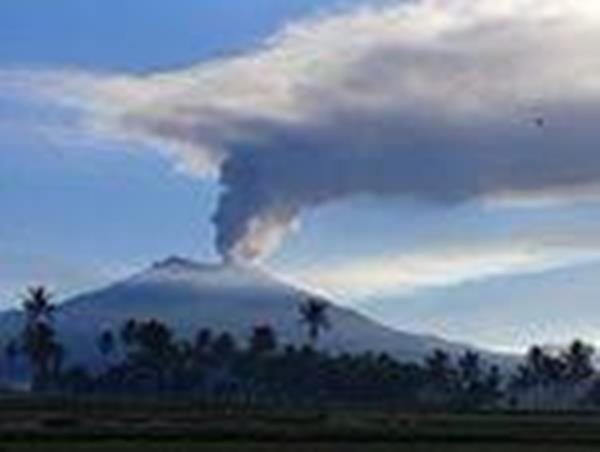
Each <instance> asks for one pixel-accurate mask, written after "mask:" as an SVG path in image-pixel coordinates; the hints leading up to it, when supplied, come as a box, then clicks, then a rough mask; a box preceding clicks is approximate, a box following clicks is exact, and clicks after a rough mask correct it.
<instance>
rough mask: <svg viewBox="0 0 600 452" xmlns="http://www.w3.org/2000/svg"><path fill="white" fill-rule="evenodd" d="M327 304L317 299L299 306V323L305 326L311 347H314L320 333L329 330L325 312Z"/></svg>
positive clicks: (310, 299)
mask: <svg viewBox="0 0 600 452" xmlns="http://www.w3.org/2000/svg"><path fill="white" fill-rule="evenodd" d="M328 309H329V304H328V303H327V302H325V301H323V300H321V299H318V298H314V297H311V298H308V299H307V300H306V302H304V303H303V304H301V305H300V307H299V310H300V316H301V319H300V320H301V322H302V323H304V324H305V325H306V328H307V331H308V339H309V343H310V344H311V346H313V347H314V346H316V344H317V341H318V340H319V336H320V334H321V331H323V330H327V329H329V328H331V323H330V322H329V316H328V315H327V311H328Z"/></svg>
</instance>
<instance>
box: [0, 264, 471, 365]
mask: <svg viewBox="0 0 600 452" xmlns="http://www.w3.org/2000/svg"><path fill="white" fill-rule="evenodd" d="M309 296H312V294H310V293H309V292H307V291H305V290H302V289H299V288H296V287H294V286H292V285H289V284H286V283H284V282H281V281H279V280H278V279H277V278H276V277H274V276H272V275H270V274H269V273H268V272H266V271H264V270H261V269H260V268H256V267H253V266H244V265H240V264H204V263H198V262H194V261H192V260H189V259H184V258H181V257H170V258H168V259H166V260H163V261H161V262H158V263H155V264H154V265H152V266H151V267H150V268H148V269H146V270H145V271H142V272H140V273H138V274H135V275H133V276H132V277H130V278H128V279H126V280H124V281H121V282H117V283H115V284H112V285H110V286H108V287H106V288H103V289H101V290H97V291H94V292H90V293H86V294H83V295H80V296H77V297H75V298H72V299H70V300H67V301H65V302H64V303H62V304H61V305H60V306H59V308H58V309H57V311H56V314H55V321H56V327H57V330H58V331H59V334H60V338H61V341H62V342H63V343H64V344H65V346H66V349H67V351H68V357H67V359H68V360H69V361H73V362H83V363H85V364H87V365H90V364H93V363H94V362H96V361H97V360H99V359H100V356H99V352H98V351H97V350H96V340H97V337H98V336H99V335H100V334H101V332H102V331H104V330H106V329H112V330H114V331H117V330H118V329H119V328H120V327H121V326H122V325H123V323H124V322H125V321H127V320H128V319H130V318H135V319H138V320H143V319H150V318H156V319H159V320H161V321H163V322H165V323H166V324H168V325H170V326H171V327H172V328H174V330H175V331H176V332H177V334H178V335H180V336H184V337H191V336H192V335H193V334H195V332H197V331H198V330H199V329H200V328H211V329H212V330H213V331H215V332H220V331H229V332H231V333H232V334H233V335H234V336H235V337H236V339H237V340H238V341H239V342H240V343H245V342H246V340H247V338H248V336H249V334H250V332H251V330H252V327H253V326H254V325H256V324H269V325H271V326H272V327H273V328H274V329H275V330H276V332H277V334H278V337H279V339H280V342H281V343H283V344H285V343H294V344H300V343H304V341H305V340H306V334H305V331H304V329H303V325H302V324H301V322H300V315H299V309H298V307H299V306H300V304H301V303H303V302H304V301H305V300H306V299H307V298H308V297H309ZM329 317H330V320H331V324H332V329H331V330H330V331H328V332H326V333H325V334H324V335H323V337H322V340H321V346H322V347H323V348H325V349H328V350H330V351H332V352H341V351H350V352H361V351H367V350H372V351H376V352H379V351H382V352H383V351H385V352H388V353H390V354H392V355H394V356H395V357H397V358H399V359H404V360H420V359H422V358H423V357H424V355H426V354H427V353H430V352H431V351H432V349H434V348H443V349H446V350H448V351H449V352H460V351H463V350H464V349H465V348H466V347H464V346H462V345H457V344H453V343H449V342H445V341H442V340H440V339H437V338H434V337H429V336H418V335H412V334H406V333H402V332H399V331H396V330H393V329H391V328H388V327H386V326H383V325H381V324H379V323H377V322H375V321H373V320H371V319H369V318H367V317H365V316H364V315H362V314H359V313H357V312H355V311H353V310H351V309H348V308H344V307H342V306H339V305H336V304H335V303H333V302H329ZM21 322H22V318H21V314H19V313H16V312H14V311H13V312H7V313H4V314H1V315H0V328H1V331H2V332H3V334H9V335H16V334H17V332H18V330H19V328H20V326H19V325H20V324H21Z"/></svg>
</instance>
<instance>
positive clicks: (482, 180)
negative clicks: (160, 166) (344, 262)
mask: <svg viewBox="0 0 600 452" xmlns="http://www.w3.org/2000/svg"><path fill="white" fill-rule="evenodd" d="M597 42H600V6H598V5H597V4H596V3H595V2H591V1H589V0H421V1H418V2H410V3H406V2H389V3H386V4H385V5H379V6H370V7H362V8H358V9H352V10H349V11H346V12H344V13H338V14H336V15H333V16H324V17H318V18H315V19H311V20H306V21H302V22H299V23H296V24H291V25H289V26H287V27H285V28H284V29H282V30H281V31H280V32H279V33H277V34H276V35H274V36H273V37H271V38H270V39H269V40H268V41H267V42H265V43H264V44H263V45H262V46H261V47H260V48H258V49H253V50H251V51H248V52H247V53H245V54H242V55H238V56H232V57H229V58H222V59H217V60H214V61H208V62H203V63H201V64H198V65H196V66H193V67H190V68H188V69H184V70H176V71H170V72H169V71H167V72H159V73H150V74H147V75H143V76H134V75H128V74H94V73H89V72H81V71H74V70H58V71H27V70H22V71H15V70H10V71H8V70H7V71H2V72H0V92H2V93H3V94H4V95H9V94H10V95H11V96H15V97H20V98H23V97H27V98H29V99H30V100H31V101H35V102H41V103H43V104H44V105H48V104H50V105H54V106H56V107H57V108H60V109H64V110H65V111H68V112H70V113H75V114H70V115H69V117H70V118H72V119H71V121H72V126H73V127H76V128H78V129H81V130H82V132H84V133H88V134H94V135H96V136H98V137H102V138H103V139H106V138H107V137H109V138H112V139H116V140H120V141H122V142H123V144H124V145H127V144H131V145H135V146H139V145H140V144H143V145H150V146H151V147H152V148H154V149H158V150H160V151H161V152H163V153H165V154H166V155H168V156H169V157H170V158H173V159H174V161H175V162H176V164H177V165H178V167H179V168H180V169H184V170H185V171H187V172H189V173H192V174H195V175H197V176H199V177H216V178H218V180H219V182H220V184H221V185H222V187H223V191H222V196H221V199H220V202H219V205H218V207H217V210H216V212H215V214H214V223H215V225H216V228H217V243H216V246H217V248H218V250H219V252H220V253H221V254H222V255H223V256H224V257H225V258H227V259H238V260H240V259H241V260H253V259H258V258H261V257H263V256H265V255H268V254H269V253H270V252H271V251H273V250H274V249H276V248H277V246H278V245H279V243H280V241H281V240H282V238H284V237H285V235H286V233H287V232H288V231H289V229H290V227H292V226H293V225H294V224H295V222H297V221H298V220H299V218H300V217H301V214H302V212H303V211H305V210H307V209H312V208H315V207H317V206H320V205H324V204H326V203H331V202H334V201H337V200H340V199H344V198H349V197H353V196H358V195H365V194H367V195H372V196H386V197H398V198H402V197H410V198H416V199H419V200H423V201H424V202H430V203H436V204H439V205H440V206H448V205H453V204H456V203H460V202H466V201H473V202H478V201H480V200H486V202H487V201H489V200H490V199H492V200H493V199H496V198H497V199H502V200H503V201H504V202H505V201H506V200H507V199H511V198H514V199H529V198H531V199H535V198H537V197H539V198H540V199H547V198H548V196H549V195H551V196H552V197H554V196H556V197H559V198H560V199H561V200H562V201H565V199H566V202H568V200H569V199H570V198H571V197H577V196H581V195H582V194H584V195H586V196H587V195H589V194H592V195H594V196H595V195H596V194H597V193H598V192H599V191H600V190H599V185H600V152H599V151H598V139H597V138H598V124H599V123H600V122H599V121H600V53H598V52H597V49H596V46H597ZM539 118H543V123H544V125H543V127H542V126H540V125H539V124H536V121H538V120H539Z"/></svg>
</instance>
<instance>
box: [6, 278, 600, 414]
mask: <svg viewBox="0 0 600 452" xmlns="http://www.w3.org/2000/svg"><path fill="white" fill-rule="evenodd" d="M22 307H23V313H24V317H23V318H24V324H23V329H22V332H21V334H20V336H19V337H16V338H12V339H11V340H9V341H8V343H7V344H6V346H5V360H6V362H7V364H6V365H7V366H9V365H11V364H10V363H14V361H15V360H16V359H17V358H18V357H19V356H24V357H25V358H27V362H28V363H29V367H30V371H31V378H30V390H31V392H32V393H43V394H59V395H60V394H66V395H69V394H71V395H76V394H88V395H97V396H111V395H119V394H122V395H128V396H129V395H131V396H136V395H140V396H148V395H151V396H152V395H157V394H162V395H174V396H175V395H181V396H185V397H188V396H192V397H194V398H198V399H204V400H207V401H211V402H221V403H225V404H264V403H269V404H281V405H283V406H287V405H294V404H296V405H297V404H302V403H307V404H314V403H318V404H319V406H322V404H327V403H331V404H354V403H356V404H360V405H375V406H392V407H401V408H403V409H442V410H459V411H460V410H464V411H470V410H498V409H502V410H505V409H511V408H520V409H557V408H564V409H574V408H589V407H594V406H598V405H600V379H599V378H598V374H597V372H596V369H595V367H594V349H593V347H591V346H590V345H588V344H585V343H584V342H582V341H580V340H576V341H574V342H573V343H572V344H571V345H570V346H569V347H568V348H566V349H564V350H559V351H556V350H555V351H551V350H546V349H544V348H542V347H539V346H534V347H532V348H531V349H530V350H529V352H528V353H527V355H526V357H525V358H524V360H523V361H522V363H521V364H520V365H519V366H518V367H516V370H514V371H513V372H512V373H508V372H507V371H506V370H503V369H501V368H500V367H499V366H498V365H495V364H490V363H487V362H485V361H484V359H483V358H482V357H481V355H480V354H479V353H477V352H475V351H466V352H464V353H463V354H462V355H460V356H452V355H450V354H449V353H447V352H445V351H443V350H434V351H433V352H432V353H431V354H430V355H429V356H427V357H426V358H425V359H424V360H423V362H400V361H398V360H397V359H395V358H394V357H392V356H390V355H388V354H386V353H377V352H375V351H368V352H364V353H358V354H357V353H354V354H351V353H332V352H330V351H328V350H326V349H325V348H323V349H320V348H319V347H318V341H319V339H320V337H321V335H322V334H323V333H324V332H325V331H327V330H329V329H330V328H331V327H332V325H331V322H330V320H329V317H328V307H329V305H328V304H327V303H326V302H324V301H321V300H320V299H317V298H308V299H307V300H306V301H305V302H304V303H302V304H301V305H300V306H298V315H299V321H300V322H302V323H303V324H304V325H305V326H306V331H307V342H306V343H305V344H304V345H301V346H298V345H296V344H282V343H281V341H280V339H279V336H278V334H277V331H276V330H275V329H274V328H273V327H272V326H271V325H269V324H268V323H263V324H258V325H255V326H254V327H253V328H251V329H250V331H249V335H248V341H247V344H245V345H244V344H239V343H238V342H237V341H236V338H235V337H234V336H233V335H232V334H231V333H229V332H227V331H214V330H212V329H211V328H208V327H204V328H200V329H199V330H198V332H197V333H196V334H195V335H194V336H193V337H192V338H191V339H186V338H179V337H177V336H176V334H175V333H174V331H173V330H172V329H171V328H170V327H169V326H168V325H166V324H164V323H163V322H161V321H160V320H158V319H145V320H138V319H129V320H127V321H126V322H124V324H123V325H121V327H120V328H119V329H118V330H117V331H113V330H111V329H105V330H103V331H102V332H101V333H100V335H99V337H98V338H97V340H96V345H97V349H98V352H99V353H100V355H101V356H102V359H103V363H102V365H101V366H97V367H95V368H86V367H84V366H82V365H78V364H77V363H73V362H68V365H66V366H65V363H66V361H67V360H65V357H68V355H66V354H67V352H68V350H65V349H64V347H63V346H62V345H61V344H60V342H59V341H58V334H57V331H56V330H55V325H54V320H53V315H52V314H53V312H54V310H55V308H54V305H53V304H52V295H51V293H50V292H49V291H48V290H47V289H46V288H45V287H42V286H39V287H31V288H29V289H28V290H27V292H26V295H25V296H24V297H23V304H22Z"/></svg>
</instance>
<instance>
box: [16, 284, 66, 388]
mask: <svg viewBox="0 0 600 452" xmlns="http://www.w3.org/2000/svg"><path fill="white" fill-rule="evenodd" d="M51 299H52V294H51V293H50V292H49V291H48V290H47V289H46V287H44V286H32V287H29V288H28V289H27V291H26V294H25V295H24V296H23V302H22V303H23V310H24V312H25V327H24V329H23V331H22V334H21V340H22V348H23V351H24V352H25V354H26V355H27V357H28V358H29V361H30V363H31V365H32V367H33V382H32V384H33V388H34V390H40V389H45V388H46V387H48V385H49V383H50V378H51V377H52V376H53V374H56V373H57V372H58V368H59V367H60V364H62V357H63V355H64V350H63V349H62V347H61V346H60V344H59V343H58V342H57V340H56V333H55V331H54V328H52V325H51V321H52V313H53V312H54V309H55V308H54V305H52V303H51Z"/></svg>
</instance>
